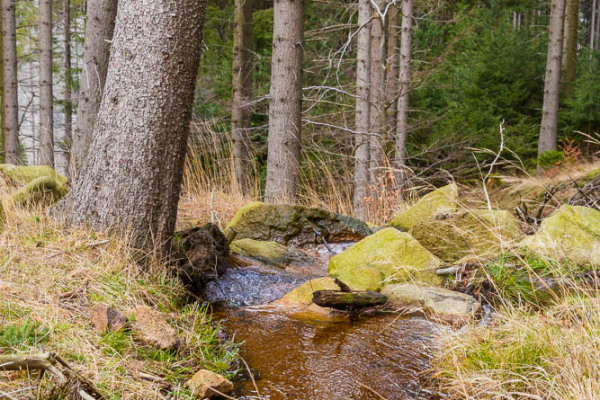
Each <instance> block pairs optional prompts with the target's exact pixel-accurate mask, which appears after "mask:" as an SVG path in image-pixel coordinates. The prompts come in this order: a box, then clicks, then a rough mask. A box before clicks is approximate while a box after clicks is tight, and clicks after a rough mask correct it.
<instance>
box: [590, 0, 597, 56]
mask: <svg viewBox="0 0 600 400" xmlns="http://www.w3.org/2000/svg"><path fill="white" fill-rule="evenodd" d="M597 2H598V0H594V1H593V3H592V22H591V25H590V49H591V50H594V49H595V48H596V47H595V42H594V39H595V36H596V22H597V21H596V3H597Z"/></svg>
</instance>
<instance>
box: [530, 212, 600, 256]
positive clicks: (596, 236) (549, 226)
mask: <svg viewBox="0 0 600 400" xmlns="http://www.w3.org/2000/svg"><path fill="white" fill-rule="evenodd" d="M521 245H522V246H523V247H526V248H528V249H531V250H532V251H533V252H535V253H537V254H540V255H542V256H546V257H550V258H557V259H565V260H569V261H572V262H574V263H576V264H582V265H587V264H590V265H600V211H597V210H594V209H593V208H589V207H581V206H569V205H564V206H562V207H560V208H559V209H558V210H556V211H555V212H554V213H553V214H552V215H550V216H549V217H548V218H546V219H545V220H544V221H543V222H542V224H541V225H540V228H539V230H538V231H537V233H536V234H535V235H533V236H529V237H527V238H526V239H525V240H523V241H522V242H521Z"/></svg>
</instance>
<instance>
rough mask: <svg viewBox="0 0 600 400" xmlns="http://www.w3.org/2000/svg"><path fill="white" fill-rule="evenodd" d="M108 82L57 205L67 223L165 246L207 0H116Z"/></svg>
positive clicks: (140, 244)
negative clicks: (78, 164) (74, 174)
mask: <svg viewBox="0 0 600 400" xmlns="http://www.w3.org/2000/svg"><path fill="white" fill-rule="evenodd" d="M118 8H119V9H118V13H117V21H116V26H115V32H114V38H113V47H112V52H111V58H110V64H109V68H108V71H109V73H108V75H107V78H106V87H105V90H104V96H103V97H102V103H101V105H100V111H99V113H98V120H97V122H96V125H95V128H94V135H93V140H92V142H91V145H90V149H89V153H88V156H87V157H86V158H85V160H84V163H83V168H82V169H81V171H80V175H79V178H78V179H77V181H75V184H74V186H73V189H71V191H70V193H69V194H68V196H67V197H66V198H65V199H64V200H63V201H62V202H61V203H59V204H58V205H57V206H56V207H55V209H54V210H53V214H54V215H56V216H58V217H62V218H64V220H65V222H66V225H67V226H74V225H83V224H85V225H88V226H90V227H92V228H95V229H100V230H115V231H118V232H127V233H128V235H129V241H130V243H131V244H132V245H134V246H136V247H138V248H144V249H151V248H152V247H153V246H156V247H157V248H159V249H160V250H166V249H168V242H169V240H170V238H171V236H172V234H173V231H174V228H175V220H176V216H177V203H178V201H179V193H180V186H181V178H182V173H183V162H184V158H185V151H186V143H187V137H188V134H189V129H190V120H191V114H192V103H193V98H194V91H195V85H196V75H197V72H198V65H199V59H200V49H201V42H202V27H203V22H204V11H205V8H206V0H200V1H199V0H178V1H164V0H152V1H150V0H128V1H121V2H119V5H118Z"/></svg>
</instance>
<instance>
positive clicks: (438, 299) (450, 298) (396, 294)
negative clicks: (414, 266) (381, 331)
mask: <svg viewBox="0 0 600 400" xmlns="http://www.w3.org/2000/svg"><path fill="white" fill-rule="evenodd" d="M381 292H382V293H383V294H385V295H386V296H388V301H389V302H390V303H392V304H394V305H396V306H400V307H404V306H409V307H411V308H415V311H421V312H424V313H426V314H427V315H429V316H430V317H432V318H434V319H437V320H442V321H444V322H448V323H451V324H453V325H462V324H464V323H466V322H468V321H470V320H471V319H473V317H475V315H476V314H477V313H478V312H479V310H480V309H481V304H480V303H479V302H478V301H477V300H476V299H475V298H474V297H473V296H469V295H468V294H464V293H459V292H454V291H452V290H448V289H444V288H440V287H431V286H420V285H412V284H397V285H388V286H386V287H384V288H383V290H382V291H381Z"/></svg>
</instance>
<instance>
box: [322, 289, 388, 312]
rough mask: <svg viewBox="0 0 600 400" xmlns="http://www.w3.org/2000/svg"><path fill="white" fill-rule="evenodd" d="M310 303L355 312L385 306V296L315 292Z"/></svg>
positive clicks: (363, 293) (375, 293)
mask: <svg viewBox="0 0 600 400" xmlns="http://www.w3.org/2000/svg"><path fill="white" fill-rule="evenodd" d="M312 301H313V303H315V304H316V305H318V306H321V307H328V308H334V309H336V310H342V311H355V310H359V309H361V308H367V307H373V306H379V305H382V304H385V302H386V301H387V296H386V295H384V294H381V293H377V292H359V291H351V292H344V291H339V290H317V291H316V292H314V294H313V299H312Z"/></svg>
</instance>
